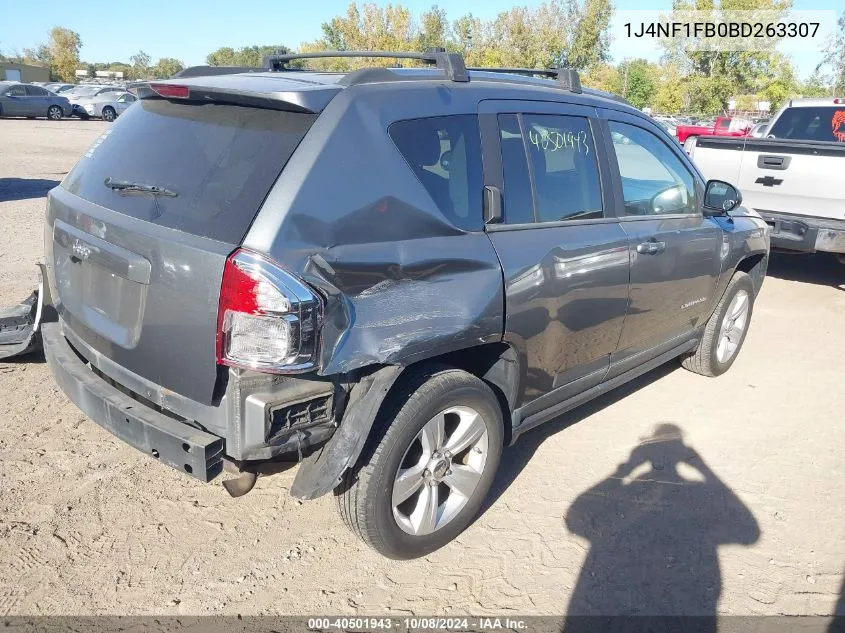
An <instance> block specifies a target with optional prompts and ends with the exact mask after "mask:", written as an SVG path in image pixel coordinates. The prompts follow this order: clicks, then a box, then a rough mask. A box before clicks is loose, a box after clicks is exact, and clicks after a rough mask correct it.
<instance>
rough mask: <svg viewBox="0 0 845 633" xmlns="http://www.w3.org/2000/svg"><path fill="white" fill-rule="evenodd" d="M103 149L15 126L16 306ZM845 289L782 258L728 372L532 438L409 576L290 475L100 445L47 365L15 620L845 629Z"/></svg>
mask: <svg viewBox="0 0 845 633" xmlns="http://www.w3.org/2000/svg"><path fill="white" fill-rule="evenodd" d="M105 128H106V124H103V123H99V122H79V121H62V122H47V121H24V120H2V121H0V139H3V141H2V147H3V150H2V152H0V219H2V230H0V303H11V302H13V301H16V300H18V299H21V298H23V297H24V296H25V295H26V294H27V293H28V292H29V291H30V290H31V289H32V287H33V285H34V282H35V279H36V270H35V267H34V266H33V264H34V263H35V262H36V261H37V260H38V259H39V258H40V257H41V252H42V231H43V228H42V227H43V220H42V218H43V211H44V196H45V195H46V192H47V190H48V189H49V188H50V187H52V186H54V185H55V184H57V183H58V181H60V180H61V179H62V177H63V176H64V174H65V173H66V172H67V171H68V170H69V169H70V168H71V166H72V165H73V163H74V161H75V160H76V158H77V157H78V156H79V155H80V154H82V153H83V152H84V151H85V149H86V148H87V147H88V146H89V145H90V144H91V143H92V142H93V141H94V139H95V138H96V137H97V135H98V134H99V133H101V132H102V131H103V130H104V129H105ZM843 290H845V267H839V268H837V265H836V263H835V262H834V261H833V260H829V259H823V258H775V260H774V261H773V264H772V269H771V271H770V277H769V279H768V280H767V281H766V284H765V286H764V287H763V291H762V293H761V295H760V297H759V299H758V303H757V305H756V308H755V313H754V317H753V320H752V326H751V331H750V334H749V336H748V339H747V341H746V344H745V348H744V350H743V352H742V354H741V355H740V357H739V359H738V361H737V362H736V364H735V365H734V367H733V369H732V370H731V372H729V373H728V374H727V375H726V376H723V377H721V378H719V379H706V378H701V377H699V376H696V375H693V374H690V373H687V372H685V371H683V370H681V369H679V368H677V366H675V365H671V366H667V367H665V368H662V369H660V370H657V371H655V372H652V373H651V374H649V375H647V376H645V377H644V378H643V379H641V380H639V381H637V382H636V383H635V384H633V385H630V386H629V387H626V388H624V389H623V390H622V391H620V392H617V393H615V394H612V395H611V396H609V397H605V398H603V399H601V400H600V401H597V402H595V403H593V404H591V405H589V406H588V407H587V408H586V409H581V410H579V411H576V412H574V413H573V414H570V415H567V416H566V417H564V418H562V419H560V420H558V421H555V422H553V423H551V424H549V425H547V426H546V427H544V428H541V429H539V430H538V431H535V432H532V433H530V434H528V435H526V436H524V438H523V439H522V440H521V442H520V443H519V444H517V446H515V447H514V448H512V449H509V450H508V451H506V453H505V456H504V458H503V459H504V467H503V470H502V472H501V473H500V476H499V478H498V479H497V481H496V484H495V488H494V491H493V493H492V494H491V496H490V499H489V503H488V505H487V509H486V510H485V511H484V513H483V514H482V516H481V517H480V518H479V519H478V520H477V521H476V522H475V523H474V524H473V525H472V526H471V527H470V528H469V529H468V530H467V531H466V532H465V533H464V534H463V535H462V536H461V537H460V538H459V539H458V540H457V541H456V542H454V543H452V544H451V545H450V546H448V547H446V548H444V549H443V550H441V551H439V552H437V553H435V554H433V555H431V556H429V557H427V558H426V559H423V560H417V561H412V562H405V563H397V562H391V561H387V560H384V559H382V558H380V557H379V556H377V555H376V554H375V553H373V552H372V551H370V550H368V549H367V548H366V547H364V546H363V545H362V544H360V543H359V542H358V541H357V540H356V539H355V538H353V536H352V535H351V534H350V533H348V532H347V531H346V529H345V528H344V527H343V526H342V525H341V523H340V521H339V520H338V518H337V517H336V516H335V511H334V507H333V505H334V503H333V500H332V499H331V498H329V497H326V498H322V499H319V500H317V501H314V502H309V503H304V504H301V503H299V502H297V501H296V500H294V499H293V498H291V497H290V496H289V495H288V488H289V487H290V485H291V482H292V480H293V472H292V471H288V472H284V473H281V474H279V475H276V476H273V477H269V478H266V479H260V480H259V482H258V485H257V486H256V489H255V490H254V491H253V492H252V493H251V494H249V495H247V496H246V497H243V498H241V499H237V500H233V499H230V498H229V496H228V495H227V494H226V493H225V491H224V490H223V488H222V486H220V485H219V484H218V483H215V484H210V485H204V484H201V483H199V482H195V481H193V480H192V479H189V478H187V477H186V476H184V475H182V474H180V473H179V472H176V471H175V470H171V469H169V468H167V467H165V466H162V465H160V464H158V463H155V462H154V461H152V460H151V459H149V458H147V457H145V456H144V455H141V454H140V453H138V452H136V451H135V450H133V449H131V448H129V447H127V446H126V445H124V444H122V443H121V442H120V441H118V440H116V439H114V438H113V437H112V436H111V435H109V434H108V433H106V432H105V431H103V430H101V429H100V428H99V427H98V426H96V425H95V424H94V423H92V422H90V421H89V420H88V419H86V418H85V416H84V415H82V414H81V413H80V412H79V411H78V410H77V409H76V407H74V406H73V405H72V404H70V403H69V402H68V400H67V399H66V398H65V397H64V396H63V395H62V394H61V393H60V392H59V391H58V389H57V388H56V387H55V386H54V384H53V382H52V380H51V378H50V375H49V372H48V370H47V367H46V365H45V364H44V362H43V359H38V358H30V359H26V360H24V361H19V362H6V363H3V362H0V419H2V425H0V461H2V470H0V615H7V614H58V613H75V614H82V613H96V614H102V613H136V614H150V613H158V614H174V615H176V614H200V613H232V614H234V613H241V614H256V613H276V614H324V613H339V614H388V613H393V614H401V613H416V614H441V615H443V614H459V613H474V614H482V613H502V612H512V613H519V614H526V615H527V614H548V615H561V614H564V613H567V610H571V611H583V610H590V609H596V608H599V609H613V608H614V606H616V607H618V606H620V605H625V604H639V605H640V606H641V609H642V611H641V612H642V613H656V612H676V613H700V614H707V613H714V612H715V610H716V609H718V612H719V613H723V614H782V613H784V614H829V613H831V612H832V610H833V609H834V604H835V602H836V600H837V597H838V595H839V593H840V588H841V585H842V580H843V566H845V493H844V492H843V481H845V465H843V459H842V450H843V446H845V442H843V437H844V436H845V433H843V425H845V414H843V411H845V388H844V387H843V384H842V380H843V375H845V374H843V369H842V363H843V359H845V319H843V316H845V292H843ZM659 425H662V427H661V429H660V434H661V436H662V437H661V439H662V440H663V441H659V442H650V443H645V444H642V445H641V447H640V448H639V449H638V450H637V452H636V453H635V454H634V455H633V456H632V454H631V453H632V450H633V449H634V448H635V447H637V446H638V445H640V444H641V441H642V440H643V438H647V437H649V436H652V435H653V433H654V432H655V429H656V428H657V427H658V426H659ZM671 425H674V426H671ZM691 449H692V450H694V451H695V452H696V453H697V454H698V456H700V459H701V460H702V461H703V463H702V461H696V459H695V458H693V457H690V453H691ZM629 457H632V461H629ZM683 459H689V460H691V461H692V462H693V464H694V465H695V468H693V467H691V466H688V465H687V464H681V465H680V466H678V467H677V469H676V464H677V463H678V462H680V461H682V460H683ZM623 463H625V466H623V467H621V468H620V470H618V471H617V467H618V466H619V465H620V464H623ZM648 464H651V466H649V465H648ZM631 469H634V471H633V473H629V472H628V471H630V470H631Z"/></svg>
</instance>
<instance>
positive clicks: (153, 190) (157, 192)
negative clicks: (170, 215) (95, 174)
mask: <svg viewBox="0 0 845 633" xmlns="http://www.w3.org/2000/svg"><path fill="white" fill-rule="evenodd" d="M103 184H104V185H105V186H106V187H108V188H109V189H111V190H112V191H118V192H120V193H149V194H152V195H154V196H168V197H169V198H175V197H176V196H177V195H179V194H177V193H176V192H175V191H171V190H170V189H165V188H164V187H157V186H156V185H145V184H142V183H139V182H129V181H128V180H115V179H114V178H106V179H105V181H104V182H103Z"/></svg>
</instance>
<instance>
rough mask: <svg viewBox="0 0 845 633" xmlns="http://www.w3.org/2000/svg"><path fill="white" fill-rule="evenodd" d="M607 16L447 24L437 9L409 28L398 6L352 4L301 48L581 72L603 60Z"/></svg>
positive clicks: (335, 64)
mask: <svg viewBox="0 0 845 633" xmlns="http://www.w3.org/2000/svg"><path fill="white" fill-rule="evenodd" d="M610 15H611V5H610V0H547V1H546V2H543V3H541V4H539V5H537V6H535V7H531V8H529V7H524V6H522V7H519V6H518V7H514V8H512V9H510V10H508V11H503V12H501V13H499V14H498V15H497V16H496V17H495V18H493V19H492V20H489V21H482V20H480V19H478V18H476V17H475V16H473V15H472V14H471V13H469V14H466V15H464V16H461V17H459V18H458V19H457V20H455V21H454V22H452V23H451V25H450V24H449V22H448V19H447V15H446V12H445V11H443V10H442V9H441V8H439V7H437V6H433V7H432V8H431V9H429V10H428V11H426V12H424V13H423V14H422V15H421V16H420V19H419V20H418V21H415V20H414V19H413V18H412V16H411V13H410V11H409V10H408V9H407V8H406V7H404V6H402V5H393V4H388V5H385V6H384V7H379V6H377V5H374V4H364V5H361V6H360V7H359V6H358V4H356V3H355V2H353V3H351V4H350V5H349V6H348V7H347V9H346V12H345V13H344V14H342V15H338V16H335V17H334V18H332V19H331V20H329V21H328V22H326V23H324V24H323V25H322V28H323V37H321V38H320V39H318V40H316V41H314V42H306V43H304V44H303V45H302V47H301V48H302V50H303V51H315V50H323V49H329V50H338V51H343V50H394V51H414V50H420V49H426V48H429V47H431V46H442V47H444V48H446V49H447V50H452V51H457V52H460V53H461V54H463V55H464V58H465V60H466V62H467V64H468V65H469V66H522V67H527V68H549V67H555V66H560V65H562V64H565V63H569V64H570V65H572V66H575V67H577V68H580V69H586V68H589V67H590V66H591V65H593V64H595V63H600V62H602V61H606V60H607V58H608V36H607V34H608V26H609V23H610ZM394 63H395V61H394V60H390V59H377V60H360V59H331V60H314V61H311V62H309V65H310V66H312V67H315V68H322V69H335V70H344V69H350V68H357V67H360V66H363V65H373V64H381V65H392V64H394ZM403 63H404V64H406V65H413V63H408V62H403Z"/></svg>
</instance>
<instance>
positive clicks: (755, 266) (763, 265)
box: [734, 253, 769, 296]
mask: <svg viewBox="0 0 845 633" xmlns="http://www.w3.org/2000/svg"><path fill="white" fill-rule="evenodd" d="M768 264H769V256H768V254H767V253H751V254H749V255H746V256H745V257H744V258H743V259H741V260H740V261H739V262H738V263H737V265H736V267H735V268H734V273H736V272H737V271H741V272H744V273H746V274H747V275H748V276H749V277H751V283H752V284H753V285H754V295H755V296H756V295H757V293H759V292H760V288H761V287H762V286H763V280H764V279H765V278H766V269H767V268H768Z"/></svg>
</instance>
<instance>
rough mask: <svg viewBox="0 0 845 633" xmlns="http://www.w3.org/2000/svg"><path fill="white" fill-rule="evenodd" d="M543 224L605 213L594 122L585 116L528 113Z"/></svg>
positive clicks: (525, 124)
mask: <svg viewBox="0 0 845 633" xmlns="http://www.w3.org/2000/svg"><path fill="white" fill-rule="evenodd" d="M522 129H523V141H524V143H525V146H526V148H527V151H528V157H529V161H530V164H531V172H532V175H533V177H534V192H535V200H536V206H537V221H538V222H556V221H559V220H569V219H574V218H583V219H586V218H600V217H602V216H603V212H602V202H601V184H600V180H599V168H598V162H597V160H596V149H595V144H594V142H593V134H592V131H591V130H590V123H589V121H588V120H587V119H586V118H584V117H577V116H564V115H544V114H525V115H523V117H522Z"/></svg>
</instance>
